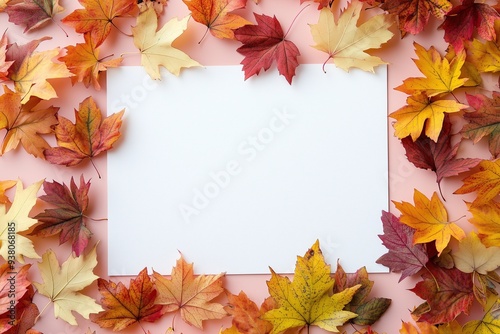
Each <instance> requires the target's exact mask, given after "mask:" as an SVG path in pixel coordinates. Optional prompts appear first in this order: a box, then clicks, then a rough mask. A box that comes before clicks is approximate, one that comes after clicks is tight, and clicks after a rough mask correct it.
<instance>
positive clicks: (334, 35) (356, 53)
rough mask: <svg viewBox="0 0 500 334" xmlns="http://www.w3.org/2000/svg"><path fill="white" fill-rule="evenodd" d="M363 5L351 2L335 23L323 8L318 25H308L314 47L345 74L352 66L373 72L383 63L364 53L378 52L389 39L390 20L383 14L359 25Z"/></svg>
mask: <svg viewBox="0 0 500 334" xmlns="http://www.w3.org/2000/svg"><path fill="white" fill-rule="evenodd" d="M362 8H363V3H361V2H360V1H358V0H353V1H352V2H351V3H350V4H348V6H347V8H346V9H345V11H344V12H342V14H341V15H340V16H339V18H338V21H337V22H336V20H335V16H334V14H333V13H332V11H331V10H330V9H329V8H323V9H322V10H321V11H320V14H319V20H318V23H317V24H311V25H310V27H311V34H312V37H313V39H314V41H315V42H316V45H314V46H313V47H314V48H316V49H318V50H320V51H323V52H326V53H327V54H328V56H329V57H328V59H327V60H326V61H325V63H326V62H327V61H328V60H329V59H332V61H333V63H334V64H335V65H336V66H337V67H340V68H341V69H343V70H345V71H348V70H349V69H350V68H351V67H356V68H360V69H362V70H363V71H369V72H373V71H374V67H375V66H378V65H382V64H385V62H384V61H382V60H381V59H380V58H379V57H376V56H372V55H370V54H368V53H366V52H365V51H366V50H368V49H378V48H380V46H381V45H382V44H383V43H385V42H387V41H388V40H389V39H391V38H392V36H393V33H392V32H391V31H390V30H389V27H390V26H391V25H392V23H393V21H392V20H391V19H390V18H389V16H388V15H386V14H379V15H375V16H373V17H372V18H370V19H368V20H367V21H366V22H364V23H362V24H361V25H360V26H359V27H358V26H357V22H358V19H359V16H360V12H361V9H362Z"/></svg>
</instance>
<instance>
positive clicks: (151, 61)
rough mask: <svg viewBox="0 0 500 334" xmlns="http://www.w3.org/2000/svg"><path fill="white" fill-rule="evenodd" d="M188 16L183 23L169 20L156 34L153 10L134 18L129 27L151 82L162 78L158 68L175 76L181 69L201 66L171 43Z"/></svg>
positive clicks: (182, 29)
mask: <svg viewBox="0 0 500 334" xmlns="http://www.w3.org/2000/svg"><path fill="white" fill-rule="evenodd" d="M188 20H189V16H186V17H185V18H183V19H182V20H180V21H179V20H177V19H176V18H173V19H171V20H170V21H168V22H167V23H166V24H165V25H164V26H163V27H162V28H161V29H160V30H159V31H156V29H157V28H158V18H157V17H156V14H155V11H154V9H153V8H148V10H146V11H145V12H142V13H141V14H140V15H139V16H138V17H137V25H136V26H135V27H133V28H132V35H133V36H134V45H135V46H136V47H137V48H138V49H139V51H140V52H141V64H142V66H144V68H145V69H146V72H147V73H148V74H149V76H150V77H151V78H152V79H155V80H157V79H161V74H160V69H159V67H160V66H163V67H165V68H166V69H167V70H168V71H169V72H170V73H172V74H174V75H176V76H178V75H179V74H180V71H181V69H182V68H187V67H193V66H200V64H198V62H196V61H194V60H193V59H191V58H189V56H188V55H187V54H185V53H184V52H182V51H181V50H179V49H176V48H174V47H173V46H172V43H173V42H174V41H175V40H176V39H177V37H179V36H180V35H181V34H182V33H183V32H184V30H186V28H187V22H188Z"/></svg>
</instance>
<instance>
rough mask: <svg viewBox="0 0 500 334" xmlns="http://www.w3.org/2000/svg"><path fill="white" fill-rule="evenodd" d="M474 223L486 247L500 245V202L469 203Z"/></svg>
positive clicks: (470, 220)
mask: <svg viewBox="0 0 500 334" xmlns="http://www.w3.org/2000/svg"><path fill="white" fill-rule="evenodd" d="M468 209H469V212H470V213H471V214H472V218H470V219H469V222H470V223H472V224H473V225H474V226H475V227H476V228H477V230H478V232H479V233H480V237H481V241H482V242H483V244H484V245H485V246H486V247H500V203H497V202H494V201H491V202H488V203H485V204H482V205H470V203H469V204H468Z"/></svg>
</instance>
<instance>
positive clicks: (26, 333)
mask: <svg viewBox="0 0 500 334" xmlns="http://www.w3.org/2000/svg"><path fill="white" fill-rule="evenodd" d="M34 295H35V290H34V289H33V285H32V284H31V283H30V284H29V286H28V288H27V290H26V293H24V294H23V296H22V297H21V298H20V299H19V301H18V303H17V304H16V306H15V308H14V312H15V319H12V318H11V314H10V310H9V312H6V313H4V314H3V315H0V333H5V334H42V332H39V331H37V330H35V329H33V326H34V325H35V322H36V320H37V319H38V316H39V315H40V312H39V311H38V307H37V306H36V304H35V303H33V296H34Z"/></svg>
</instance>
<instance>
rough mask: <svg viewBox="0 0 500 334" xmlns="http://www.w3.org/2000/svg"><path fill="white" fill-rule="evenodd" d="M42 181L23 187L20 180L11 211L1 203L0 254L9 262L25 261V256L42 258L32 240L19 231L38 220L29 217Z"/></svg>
mask: <svg viewBox="0 0 500 334" xmlns="http://www.w3.org/2000/svg"><path fill="white" fill-rule="evenodd" d="M42 183H43V180H40V181H38V182H35V183H33V184H32V185H30V186H29V187H27V188H26V189H23V183H22V182H21V181H20V180H18V181H17V185H16V193H15V195H14V201H13V203H12V205H11V207H10V208H9V211H8V212H5V211H6V205H5V204H0V242H1V246H0V255H1V256H2V257H3V258H4V259H5V260H6V261H8V262H9V263H10V262H11V261H14V260H17V261H19V262H20V263H24V257H28V258H30V259H38V258H40V256H39V255H38V254H37V253H36V251H35V248H34V247H33V243H32V242H31V240H30V239H28V238H26V237H25V236H23V235H20V234H19V232H24V231H26V230H28V229H29V228H30V227H31V226H33V225H34V224H36V222H37V221H36V219H33V218H30V217H29V213H30V211H31V209H32V208H33V206H34V205H35V203H36V198H37V196H36V194H37V192H38V190H39V189H40V186H41V185H42Z"/></svg>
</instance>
